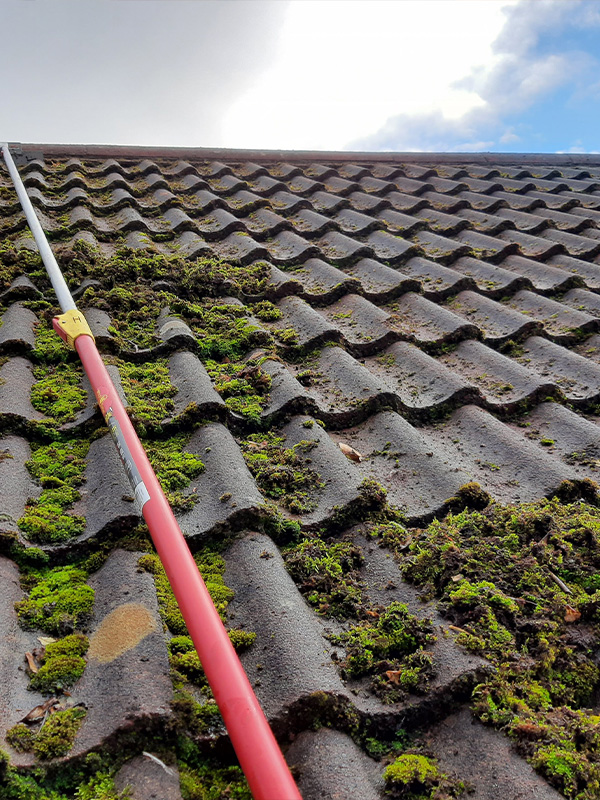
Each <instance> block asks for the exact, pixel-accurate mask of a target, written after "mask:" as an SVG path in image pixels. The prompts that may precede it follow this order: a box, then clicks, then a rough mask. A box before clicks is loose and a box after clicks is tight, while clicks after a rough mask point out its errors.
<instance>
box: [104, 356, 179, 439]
mask: <svg viewBox="0 0 600 800" xmlns="http://www.w3.org/2000/svg"><path fill="white" fill-rule="evenodd" d="M117 365H118V368H119V375H120V376H121V384H122V386H123V391H124V392H125V396H126V397H127V400H128V403H129V408H128V411H129V414H130V416H131V418H132V420H133V422H134V423H135V422H138V421H139V422H140V423H141V424H142V425H153V426H158V425H160V423H161V422H162V421H163V420H164V419H165V418H166V417H168V416H169V415H171V414H172V413H173V410H174V408H175V404H174V402H173V398H174V397H175V395H176V394H177V389H176V388H175V386H173V384H172V383H171V376H170V373H169V362H168V361H167V359H166V358H165V359H156V360H154V361H152V362H151V363H144V364H133V363H131V362H128V361H118V362H117Z"/></svg>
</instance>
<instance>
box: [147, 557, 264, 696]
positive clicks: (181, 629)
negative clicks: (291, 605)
mask: <svg viewBox="0 0 600 800" xmlns="http://www.w3.org/2000/svg"><path fill="white" fill-rule="evenodd" d="M195 561H196V564H198V569H199V571H200V574H201V575H202V578H203V579H204V582H205V584H206V588H207V589H208V591H209V594H210V596H211V598H212V601H213V603H214V604H215V607H216V609H217V611H218V612H219V615H220V617H221V619H222V620H223V621H225V617H226V611H227V606H228V605H229V603H230V601H231V600H232V599H233V590H232V589H230V588H229V587H228V586H226V585H225V581H224V580H223V573H224V572H225V561H224V559H223V558H222V556H220V555H219V554H218V553H215V552H213V551H210V550H208V549H205V550H202V551H200V552H199V553H197V554H196V556H195ZM138 564H139V566H140V567H141V568H142V569H145V570H147V571H148V572H150V573H151V574H152V576H153V577H154V583H155V585H156V594H157V597H158V603H159V609H160V613H161V616H162V618H163V620H164V622H165V624H166V626H167V627H168V629H169V630H170V631H171V633H173V634H175V635H174V636H173V638H172V639H171V640H170V641H169V653H170V656H169V662H170V665H171V668H172V669H173V670H174V674H173V679H174V683H175V686H176V688H177V689H182V688H183V684H184V682H185V681H189V682H190V683H193V684H196V685H197V686H200V687H201V688H202V689H204V690H206V691H207V692H208V691H209V690H208V684H207V682H206V677H205V675H204V670H203V669H202V665H201V663H200V659H199V658H198V654H197V653H196V650H195V649H194V643H193V642H192V640H191V638H190V636H189V635H188V630H187V627H186V624H185V622H184V619H183V617H182V615H181V611H180V610H179V606H178V605H177V601H176V600H175V595H174V594H173V590H172V589H171V586H170V585H169V581H168V580H167V575H166V573H165V570H164V567H163V566H162V564H161V562H160V559H159V558H158V556H157V555H154V554H147V555H144V556H142V557H141V558H140V560H139V562H138ZM228 633H229V638H230V640H231V643H232V644H233V646H234V647H235V649H236V650H237V651H238V652H241V651H242V650H245V649H247V648H248V647H250V646H251V645H252V643H253V642H254V640H255V639H256V634H255V633H253V632H251V631H243V630H238V629H233V630H230V631H229V632H228Z"/></svg>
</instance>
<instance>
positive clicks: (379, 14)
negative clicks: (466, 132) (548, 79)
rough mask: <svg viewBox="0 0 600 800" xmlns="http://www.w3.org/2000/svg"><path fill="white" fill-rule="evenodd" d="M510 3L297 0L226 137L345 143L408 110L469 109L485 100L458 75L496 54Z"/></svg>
mask: <svg viewBox="0 0 600 800" xmlns="http://www.w3.org/2000/svg"><path fill="white" fill-rule="evenodd" d="M505 5H506V1H505V2H502V0H486V2H479V3H474V2H471V0H461V1H458V2H448V1H447V0H428V2H426V3H424V2H422V0H416V1H415V0H404V1H403V2H385V1H384V2H382V1H381V0H369V1H368V2H365V1H364V0H361V1H360V2H359V1H358V0H333V2H332V1H331V0H321V1H320V2H306V0H295V1H294V2H291V3H290V5H289V8H288V11H287V14H286V17H285V22H284V25H283V28H282V30H281V32H280V36H279V42H278V50H277V53H276V56H275V58H274V61H273V63H272V64H270V65H269V67H268V69H265V71H264V72H263V74H261V75H260V76H259V78H258V79H257V80H256V81H255V82H254V84H253V85H252V87H250V88H249V89H248V91H247V92H246V93H245V94H244V95H242V96H240V97H239V98H238V100H237V101H236V102H234V103H233V104H232V105H231V107H230V109H229V111H228V113H227V115H226V118H225V120H224V126H223V131H224V137H225V144H226V145H228V146H241V144H242V141H244V142H245V143H246V146H248V144H249V145H250V146H258V147H275V148H299V149H340V148H341V147H343V146H344V144H345V143H346V142H348V141H349V140H351V139H358V138H365V139H366V137H368V136H369V134H371V132H372V131H374V130H381V129H383V127H384V125H385V124H386V121H387V120H389V119H390V118H391V117H393V116H394V114H397V112H398V110H399V109H401V110H402V112H403V113H404V114H412V115H424V116H427V115H430V114H432V113H433V112H436V111H438V110H439V111H441V113H442V114H444V115H445V116H446V117H448V118H454V117H458V116H461V115H463V114H465V112H468V111H470V110H471V109H473V108H475V107H476V106H478V105H481V99H480V98H479V96H478V95H477V94H476V93H475V92H474V91H472V90H470V89H467V88H464V87H460V86H458V81H459V80H460V79H461V78H463V77H464V76H465V75H467V74H470V72H471V70H472V68H473V67H474V66H476V65H477V64H480V63H484V62H485V61H486V60H487V59H488V58H490V57H491V55H492V52H491V46H492V42H493V41H494V39H495V38H496V37H497V35H498V34H499V32H500V30H501V29H502V26H503V24H504V17H503V16H502V13H501V9H502V7H503V6H505Z"/></svg>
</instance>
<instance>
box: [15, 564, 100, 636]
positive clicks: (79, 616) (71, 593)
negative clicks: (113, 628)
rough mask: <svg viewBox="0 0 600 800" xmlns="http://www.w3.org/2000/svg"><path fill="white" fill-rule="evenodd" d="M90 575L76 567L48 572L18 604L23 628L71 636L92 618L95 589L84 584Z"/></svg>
mask: <svg viewBox="0 0 600 800" xmlns="http://www.w3.org/2000/svg"><path fill="white" fill-rule="evenodd" d="M86 578H87V573H86V572H85V571H84V570H82V569H79V568H77V567H73V566H67V567H56V568H54V569H50V570H45V571H44V572H43V573H41V574H40V577H39V578H37V579H36V582H35V585H34V586H33V588H31V591H30V592H29V597H28V598H27V599H25V600H21V601H19V602H18V603H15V609H16V611H17V615H18V617H19V621H20V623H21V624H22V625H24V626H25V627H28V628H41V629H42V630H44V631H46V632H47V633H51V634H56V633H68V632H71V631H72V630H73V629H74V628H75V627H77V626H78V625H83V624H85V622H86V621H87V620H88V619H89V617H90V615H91V612H92V608H93V605H94V590H93V589H92V587H91V586H88V585H87V584H86V583H85V580H86Z"/></svg>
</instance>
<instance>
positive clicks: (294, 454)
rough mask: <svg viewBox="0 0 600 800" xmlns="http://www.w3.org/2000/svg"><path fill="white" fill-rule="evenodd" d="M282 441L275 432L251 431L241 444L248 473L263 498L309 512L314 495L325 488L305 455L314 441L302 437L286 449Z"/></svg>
mask: <svg viewBox="0 0 600 800" xmlns="http://www.w3.org/2000/svg"><path fill="white" fill-rule="evenodd" d="M284 443H285V439H284V438H283V437H281V436H277V435H276V434H275V433H265V434H251V435H250V436H249V437H248V438H247V439H245V440H243V441H242V442H241V447H242V453H243V456H244V459H245V461H246V464H247V465H248V468H249V469H250V472H251V473H252V475H253V476H254V478H255V480H256V483H257V484H258V487H259V488H260V489H261V491H262V492H263V493H264V494H265V495H266V496H267V497H269V498H271V499H273V500H277V501H278V502H279V504H280V505H282V506H283V507H284V508H287V509H288V510H289V511H291V512H292V513H293V514H298V515H300V514H307V513H310V512H311V511H313V510H314V509H315V508H316V507H317V500H316V498H315V495H318V494H319V493H320V492H321V490H322V489H324V488H325V483H324V482H323V480H322V479H321V476H320V475H319V474H318V473H317V472H316V471H315V470H313V469H312V468H311V467H310V466H309V465H310V463H311V462H310V459H309V458H308V457H307V454H308V453H309V452H310V451H311V450H312V449H313V448H314V447H317V446H318V442H316V441H308V440H302V441H300V442H298V443H297V444H295V445H294V446H293V447H290V448H286V447H285V444H284Z"/></svg>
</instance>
